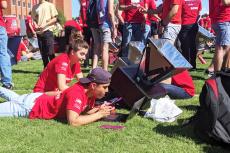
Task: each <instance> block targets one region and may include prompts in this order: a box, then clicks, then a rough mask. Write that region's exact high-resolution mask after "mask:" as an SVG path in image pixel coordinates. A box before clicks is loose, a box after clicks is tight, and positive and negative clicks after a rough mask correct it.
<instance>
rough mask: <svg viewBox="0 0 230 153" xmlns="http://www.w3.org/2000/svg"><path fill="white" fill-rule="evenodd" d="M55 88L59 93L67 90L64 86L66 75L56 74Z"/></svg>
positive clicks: (65, 85)
mask: <svg viewBox="0 0 230 153" xmlns="http://www.w3.org/2000/svg"><path fill="white" fill-rule="evenodd" d="M57 86H58V89H59V90H60V91H64V90H65V89H67V88H69V86H68V85H67V84H66V75H65V74H57Z"/></svg>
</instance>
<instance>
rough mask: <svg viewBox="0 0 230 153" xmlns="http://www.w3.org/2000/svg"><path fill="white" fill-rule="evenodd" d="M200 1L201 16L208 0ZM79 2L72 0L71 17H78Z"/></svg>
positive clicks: (160, 0)
mask: <svg viewBox="0 0 230 153" xmlns="http://www.w3.org/2000/svg"><path fill="white" fill-rule="evenodd" d="M201 1H202V8H203V9H202V11H201V14H204V13H208V0H201ZM160 3H162V0H157V4H160ZM79 10H80V5H79V0H72V15H73V17H76V16H79Z"/></svg>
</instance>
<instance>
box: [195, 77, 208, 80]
mask: <svg viewBox="0 0 230 153" xmlns="http://www.w3.org/2000/svg"><path fill="white" fill-rule="evenodd" d="M192 79H193V80H206V79H205V77H201V76H192Z"/></svg>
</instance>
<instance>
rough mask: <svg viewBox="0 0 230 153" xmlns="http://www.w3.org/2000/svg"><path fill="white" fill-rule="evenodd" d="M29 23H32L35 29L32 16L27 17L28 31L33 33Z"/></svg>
mask: <svg viewBox="0 0 230 153" xmlns="http://www.w3.org/2000/svg"><path fill="white" fill-rule="evenodd" d="M29 24H31V25H32V28H33V29H34V30H35V25H34V23H33V19H32V17H31V16H27V17H26V33H32V30H31V29H30V26H29Z"/></svg>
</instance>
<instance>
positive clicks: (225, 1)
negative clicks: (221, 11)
mask: <svg viewBox="0 0 230 153" xmlns="http://www.w3.org/2000/svg"><path fill="white" fill-rule="evenodd" d="M222 3H223V4H224V5H225V6H229V5H230V0H222Z"/></svg>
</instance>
